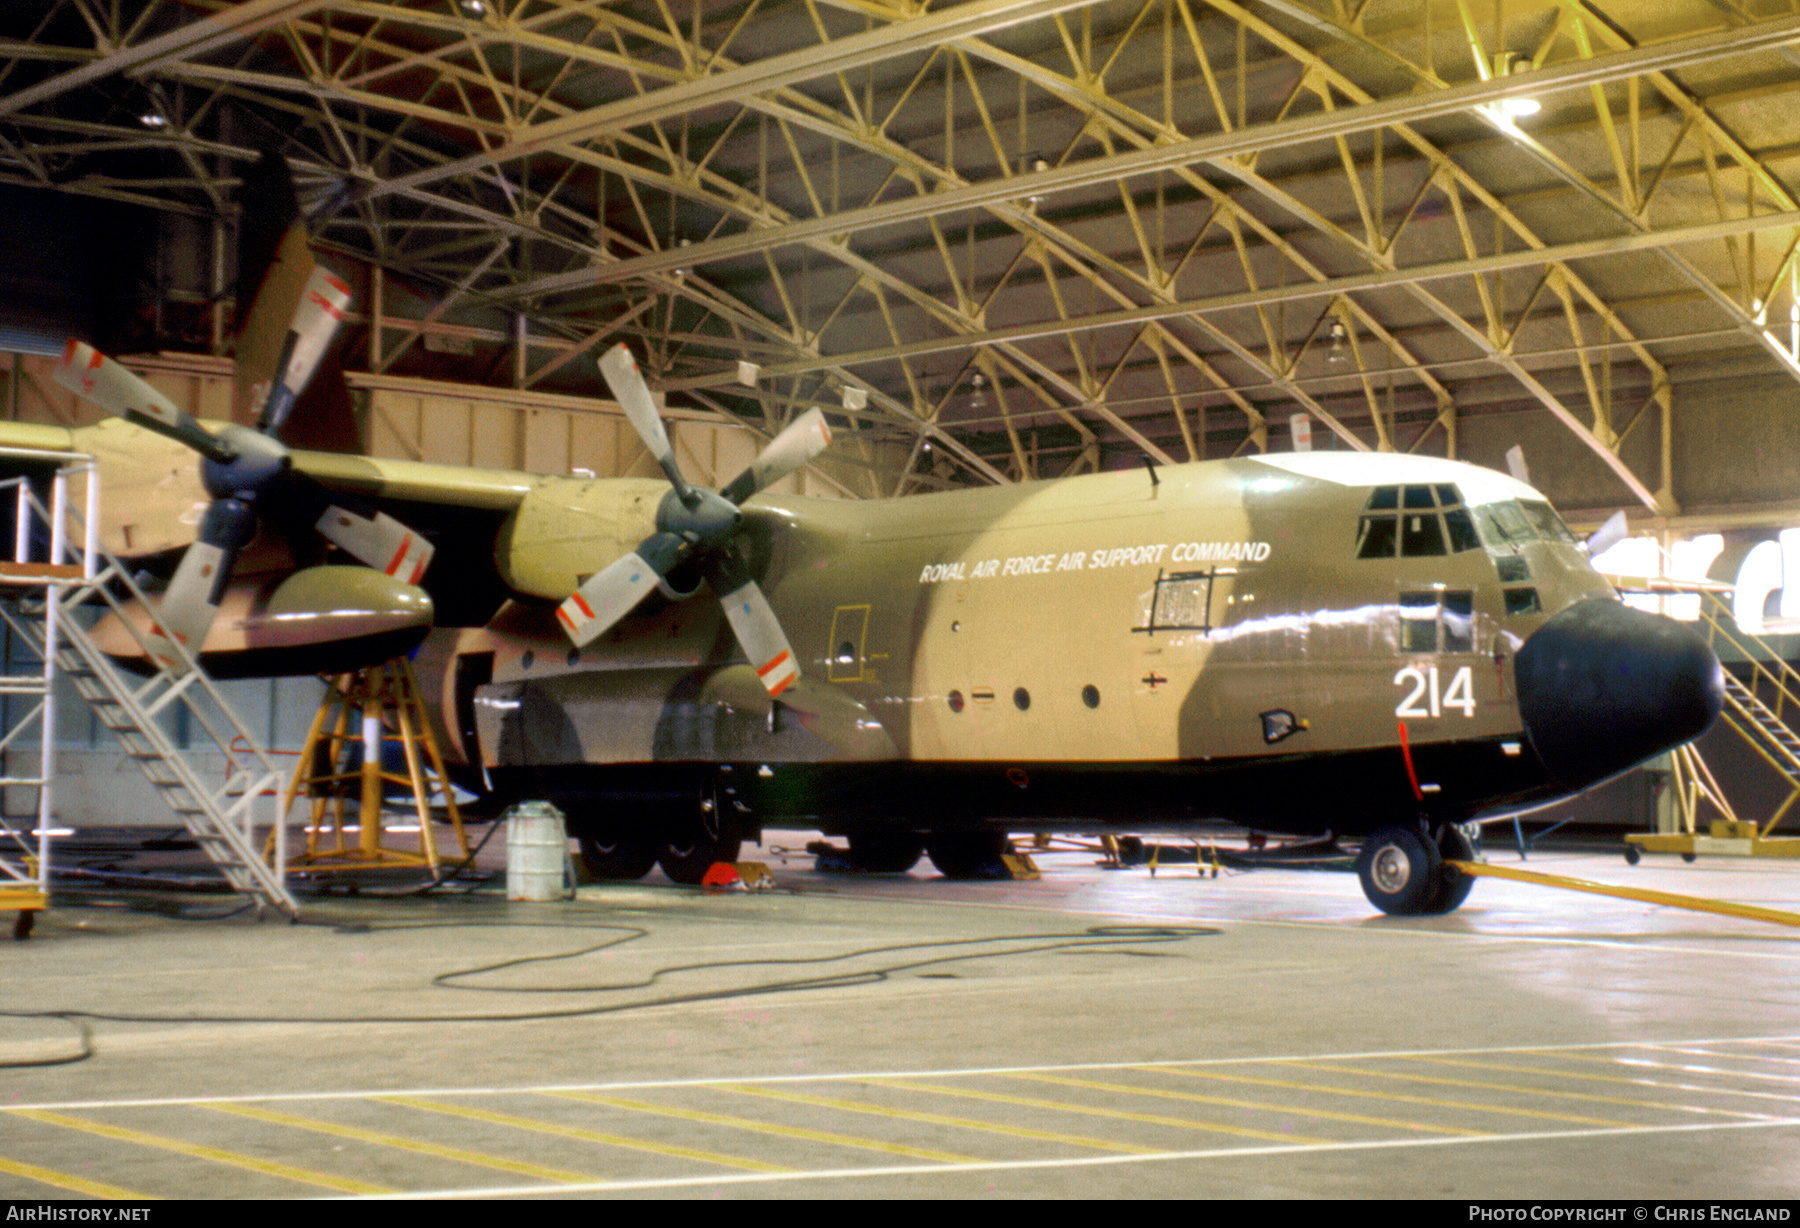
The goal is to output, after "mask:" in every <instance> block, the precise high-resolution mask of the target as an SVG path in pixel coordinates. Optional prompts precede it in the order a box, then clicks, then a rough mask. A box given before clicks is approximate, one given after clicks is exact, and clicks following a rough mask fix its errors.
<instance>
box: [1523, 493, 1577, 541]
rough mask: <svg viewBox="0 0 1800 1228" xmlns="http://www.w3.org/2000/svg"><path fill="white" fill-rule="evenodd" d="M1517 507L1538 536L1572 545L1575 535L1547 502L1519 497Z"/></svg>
mask: <svg viewBox="0 0 1800 1228" xmlns="http://www.w3.org/2000/svg"><path fill="white" fill-rule="evenodd" d="M1519 507H1520V509H1521V510H1523V511H1524V513H1525V518H1526V519H1527V520H1529V521H1531V524H1532V527H1533V528H1535V529H1537V531H1538V536H1539V537H1541V538H1543V539H1544V540H1545V541H1547V542H1566V543H1568V544H1569V545H1571V546H1573V545H1574V544H1575V535H1574V534H1573V533H1571V532H1569V526H1568V525H1566V524H1564V523H1563V520H1562V517H1561V516H1558V515H1557V514H1556V510H1555V509H1554V508H1552V507H1551V506H1550V505H1549V504H1548V503H1539V502H1536V501H1534V500H1530V499H1520V500H1519Z"/></svg>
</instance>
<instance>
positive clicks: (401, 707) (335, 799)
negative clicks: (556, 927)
mask: <svg viewBox="0 0 1800 1228" xmlns="http://www.w3.org/2000/svg"><path fill="white" fill-rule="evenodd" d="M389 742H398V743H399V744H400V746H401V747H402V748H403V749H404V751H405V753H406V774H405V775H401V774H399V773H397V772H384V771H383V770H382V767H381V748H382V746H383V745H384V744H385V743H389ZM359 749H360V751H361V758H362V762H361V764H360V765H353V763H352V760H353V759H354V758H355V755H356V752H357V751H358V750H359ZM427 761H428V763H427ZM389 782H392V783H394V784H399V785H404V786H406V787H407V788H408V789H410V790H411V792H412V799H413V810H414V811H415V813H416V814H417V817H418V822H419V842H418V848H417V849H397V848H391V847H389V846H388V845H387V844H385V843H384V842H383V837H384V836H385V835H387V830H386V829H385V828H384V827H383V826H382V821H381V812H382V786H383V785H384V784H386V783H389ZM434 790H437V791H441V792H442V793H443V797H444V804H445V806H446V807H447V808H448V810H449V812H450V828H451V831H452V832H453V833H454V836H455V843H456V853H455V858H456V859H457V860H459V861H460V860H462V859H465V858H467V857H468V855H469V842H468V839H467V837H465V836H464V835H463V825H462V815H461V813H460V812H458V810H457V808H456V798H455V796H454V795H453V792H452V785H451V784H450V778H449V774H448V773H446V772H445V771H444V760H443V756H442V755H441V754H439V752H438V745H437V739H436V738H435V737H434V736H433V735H432V732H431V721H430V718H429V717H428V715H427V714H426V711H425V704H424V702H423V701H422V700H421V699H420V698H419V684H418V681H417V679H415V678H414V677H413V672H412V665H411V663H410V662H408V661H407V659H406V658H405V657H396V658H394V659H393V660H392V661H388V662H386V663H385V664H382V665H372V666H370V667H369V668H368V669H364V670H358V671H357V672H356V673H354V674H343V675H340V676H339V677H337V678H334V679H332V680H331V681H330V683H329V684H328V686H327V689H326V692H325V699H324V702H322V703H321V704H320V705H319V713H318V715H317V716H315V717H314V718H313V724H312V731H311V732H310V733H308V734H307V735H306V746H305V747H304V748H303V749H302V750H301V752H300V766H299V767H297V768H296V769H295V770H294V779H293V781H292V783H290V784H289V785H288V788H287V793H286V795H285V796H284V797H283V798H282V803H281V813H282V814H286V813H287V812H288V809H289V808H290V807H291V806H292V805H293V804H294V799H295V798H296V797H299V796H301V794H302V793H303V792H304V794H305V796H307V797H309V798H311V799H312V816H311V818H310V819H309V820H308V821H307V825H306V851H305V852H303V853H297V854H295V855H293V856H291V857H290V858H289V861H288V864H289V866H290V867H291V868H294V869H304V868H307V867H309V866H311V867H317V868H330V869H339V870H367V869H376V868H383V867H393V866H428V867H430V869H431V875H432V877H433V878H437V877H439V867H440V865H441V863H442V860H443V858H442V857H441V856H440V854H439V853H438V848H437V839H436V837H435V836H434V835H433V833H432V829H431V804H430V798H431V794H432V792H433V791H434ZM353 792H354V793H355V795H356V796H357V798H358V802H359V805H358V811H357V828H358V830H357V839H356V842H355V843H354V844H349V843H346V841H345V835H346V831H347V829H346V825H345V823H344V809H345V803H346V801H347V800H348V798H349V797H350V796H351V795H352V793H353Z"/></svg>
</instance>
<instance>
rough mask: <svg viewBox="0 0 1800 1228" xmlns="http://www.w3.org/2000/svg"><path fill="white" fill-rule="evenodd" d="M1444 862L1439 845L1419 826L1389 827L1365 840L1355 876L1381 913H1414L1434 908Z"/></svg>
mask: <svg viewBox="0 0 1800 1228" xmlns="http://www.w3.org/2000/svg"><path fill="white" fill-rule="evenodd" d="M1443 864H1444V859H1443V857H1442V856H1440V855H1439V853H1438V850H1437V846H1436V845H1435V844H1433V843H1431V842H1430V841H1428V840H1426V839H1425V837H1424V835H1423V834H1421V833H1420V832H1419V831H1418V829H1416V828H1412V827H1389V828H1386V829H1384V830H1382V831H1378V832H1376V833H1374V834H1373V835H1371V836H1369V837H1368V838H1367V839H1366V840H1364V841H1363V846H1362V852H1361V853H1360V854H1359V855H1358V856H1357V858H1356V876H1357V877H1358V878H1359V879H1361V880H1362V889H1363V894H1364V895H1366V896H1368V897H1369V903H1371V904H1373V905H1375V907H1377V908H1379V909H1380V910H1381V911H1382V912H1385V913H1389V914H1391V915H1393V916H1414V915H1417V914H1419V913H1423V912H1430V911H1432V907H1431V906H1432V905H1433V904H1434V903H1435V902H1436V901H1437V899H1438V897H1439V894H1440V886H1439V882H1440V871H1441V870H1442V869H1443Z"/></svg>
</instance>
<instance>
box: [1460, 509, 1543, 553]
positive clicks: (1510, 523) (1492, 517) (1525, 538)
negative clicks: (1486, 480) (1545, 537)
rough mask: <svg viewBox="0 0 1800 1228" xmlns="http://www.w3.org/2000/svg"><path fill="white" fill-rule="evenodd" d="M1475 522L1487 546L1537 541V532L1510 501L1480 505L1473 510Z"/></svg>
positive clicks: (1513, 544)
mask: <svg viewBox="0 0 1800 1228" xmlns="http://www.w3.org/2000/svg"><path fill="white" fill-rule="evenodd" d="M1475 522H1476V523H1477V524H1478V525H1480V526H1481V536H1482V537H1483V538H1485V539H1486V541H1487V544H1488V545H1489V546H1518V545H1523V544H1524V543H1526V542H1534V541H1536V540H1537V530H1535V529H1533V528H1532V527H1531V522H1530V521H1529V520H1526V519H1525V513H1524V512H1522V511H1520V510H1519V505H1518V504H1517V503H1514V502H1512V501H1511V500H1507V501H1506V502H1504V503H1484V504H1482V505H1481V506H1480V507H1478V508H1476V509H1475Z"/></svg>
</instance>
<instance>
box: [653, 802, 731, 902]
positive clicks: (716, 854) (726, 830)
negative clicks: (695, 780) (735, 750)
mask: <svg viewBox="0 0 1800 1228" xmlns="http://www.w3.org/2000/svg"><path fill="white" fill-rule="evenodd" d="M668 837H669V838H668V843H667V844H665V845H664V846H663V850H662V853H661V854H660V855H659V856H658V857H657V861H659V862H661V863H662V868H663V873H664V874H667V875H668V876H669V877H670V878H672V879H674V880H675V881H676V882H678V883H686V884H687V885H688V886H690V887H698V886H699V885H700V881H701V880H702V879H704V878H705V877H706V872H707V871H708V870H710V869H712V867H713V863H714V862H718V861H736V860H737V859H738V849H739V848H740V847H742V845H743V839H742V837H741V836H740V835H739V833H738V827H737V823H736V821H735V820H734V819H732V818H731V817H729V816H727V815H722V814H721V813H720V812H719V809H718V807H716V806H714V805H713V804H712V801H711V800H710V799H708V800H707V801H705V802H703V803H701V804H700V805H698V806H696V807H695V808H694V809H693V810H691V811H688V812H685V813H683V814H680V815H678V816H676V817H675V818H674V819H673V820H672V821H671V822H670V823H669V826H668Z"/></svg>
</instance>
